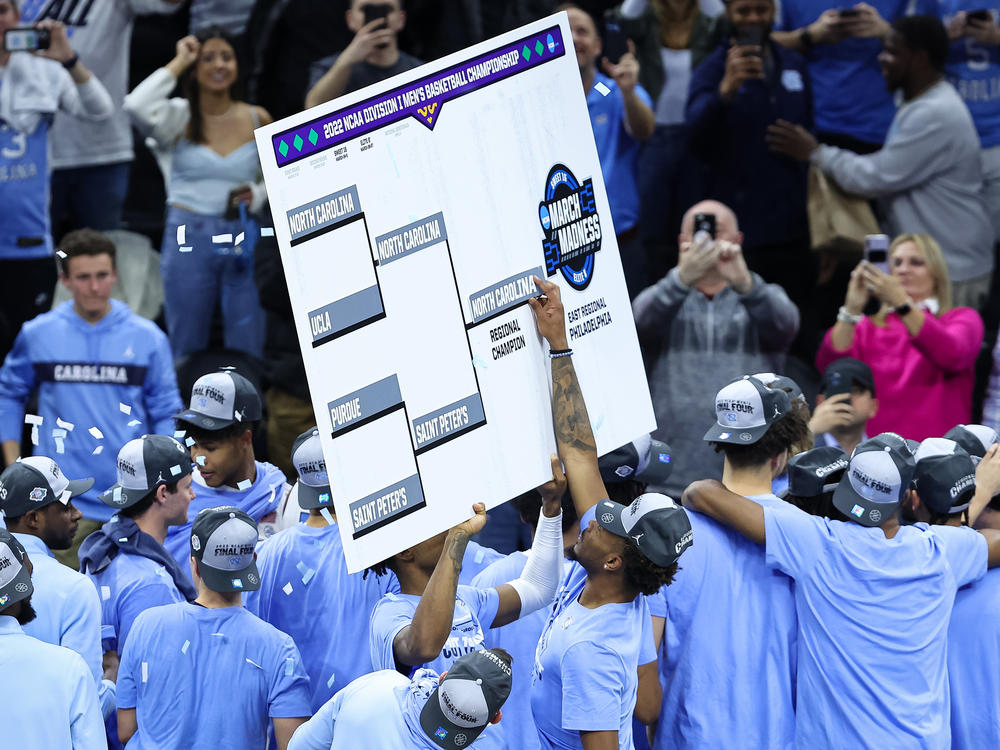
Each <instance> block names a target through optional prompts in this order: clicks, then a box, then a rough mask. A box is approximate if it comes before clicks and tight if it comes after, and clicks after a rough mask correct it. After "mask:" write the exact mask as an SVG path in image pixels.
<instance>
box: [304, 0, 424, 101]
mask: <svg viewBox="0 0 1000 750" xmlns="http://www.w3.org/2000/svg"><path fill="white" fill-rule="evenodd" d="M384 6H389V7H390V10H389V13H388V14H387V15H376V16H375V17H374V18H372V19H371V20H367V19H368V18H369V17H370V16H369V15H368V14H369V13H371V11H369V10H366V8H371V9H372V10H375V9H376V8H377V9H379V10H381V9H383V8H384ZM405 25H406V11H405V10H403V3H402V0H352V2H351V7H350V9H349V10H348V11H347V28H349V29H350V30H351V31H353V32H354V38H353V39H352V40H351V43H350V44H348V45H347V47H345V48H344V50H343V51H342V52H339V53H338V54H336V55H331V56H330V57H324V58H322V59H320V60H317V61H316V62H314V63H313V64H312V67H311V69H310V73H309V93H308V94H306V107H315V106H316V105H318V104H323V103H324V102H328V101H330V100H331V99H336V98H337V97H338V96H341V95H342V94H349V93H350V92H352V91H357V90H358V89H363V88H364V87H365V86H371V85H372V84H373V83H378V82H379V81H384V80H385V79H386V78H391V77H392V76H394V75H397V74H399V73H403V72H404V71H407V70H412V69H413V68H415V67H417V66H418V65H420V64H421V61H420V60H418V59H417V58H415V57H413V56H412V55H408V54H407V53H406V52H403V51H402V50H401V49H400V48H399V38H398V37H399V32H401V31H402V30H403V26H405Z"/></svg>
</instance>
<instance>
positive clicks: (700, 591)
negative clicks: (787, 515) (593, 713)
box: [654, 377, 808, 750]
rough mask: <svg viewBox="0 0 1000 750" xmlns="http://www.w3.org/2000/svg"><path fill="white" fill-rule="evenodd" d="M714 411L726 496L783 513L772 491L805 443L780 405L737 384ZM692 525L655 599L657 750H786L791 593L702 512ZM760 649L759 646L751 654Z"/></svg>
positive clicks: (791, 708)
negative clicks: (659, 606)
mask: <svg viewBox="0 0 1000 750" xmlns="http://www.w3.org/2000/svg"><path fill="white" fill-rule="evenodd" d="M715 411H716V421H715V423H714V424H713V425H712V426H711V428H710V429H709V430H708V432H707V433H706V434H705V440H706V441H710V442H711V443H713V444H714V446H715V448H716V450H718V451H720V452H722V453H723V455H724V456H725V465H724V468H723V474H722V481H723V482H724V484H725V486H726V487H728V488H729V489H731V490H732V491H733V492H736V493H739V494H740V495H741V496H745V497H746V498H749V499H748V500H747V502H749V503H751V504H752V505H754V507H757V508H760V507H765V508H770V507H782V506H785V505H786V503H784V502H783V501H781V500H780V499H779V498H777V497H776V496H775V495H773V494H772V492H771V481H772V479H773V478H774V476H776V475H777V474H780V473H781V471H782V470H783V468H784V464H785V462H786V458H787V455H788V452H789V450H790V449H791V447H792V446H793V445H795V444H797V443H800V442H802V440H803V439H804V438H805V437H806V436H807V434H808V428H807V426H806V423H805V420H804V419H803V418H802V415H801V413H800V412H799V411H797V410H794V409H792V406H791V402H790V400H789V398H788V394H787V393H785V392H784V391H782V390H771V389H770V388H766V387H765V386H764V385H763V383H761V382H760V381H759V380H757V379H756V378H752V377H745V378H742V379H739V380H735V381H733V382H732V383H730V384H729V385H727V386H725V387H724V388H723V389H722V390H720V391H719V393H718V395H717V396H716V398H715ZM688 516H689V518H690V519H691V527H692V530H693V532H694V538H695V544H694V546H693V547H692V548H691V550H689V551H688V552H687V554H686V555H685V556H684V562H683V565H682V569H681V571H680V572H679V573H678V574H677V580H676V581H674V584H673V585H672V586H671V587H670V588H669V589H667V590H666V591H665V592H664V593H663V596H664V598H665V599H666V613H665V614H666V618H667V624H666V628H667V633H668V634H669V642H668V644H667V648H666V653H665V655H664V656H663V658H662V660H661V664H660V670H661V672H660V679H661V681H662V682H663V684H664V689H663V705H662V707H661V709H660V721H659V724H658V725H657V728H656V742H655V744H654V747H656V748H658V749H660V748H664V749H665V748H701V747H727V746H729V747H736V746H739V747H743V748H760V750H764V748H774V747H790V746H791V745H792V740H793V738H794V728H795V716H794V714H795V705H796V702H795V658H796V657H795V654H796V648H797V645H796V638H795V631H796V620H795V604H794V592H793V587H792V582H791V580H790V579H788V578H785V577H784V576H780V575H779V576H776V575H774V574H773V573H771V572H770V571H769V570H768V567H767V561H766V559H765V556H764V551H763V550H761V549H760V548H759V547H757V546H756V545H753V544H749V543H747V542H746V541H745V540H744V539H743V538H742V537H740V536H739V535H738V534H735V533H733V532H732V531H730V530H729V529H726V528H725V527H723V526H721V525H719V524H717V523H715V522H714V521H712V520H711V519H709V518H706V517H705V516H703V515H701V514H699V513H689V514H688ZM737 621H738V622H739V623H740V627H739V628H738V630H735V631H734V629H733V628H732V623H733V622H737ZM761 643H766V644H767V647H766V648H759V647H757V646H755V645H752V644H761ZM733 706H740V710H739V711H733V709H732V707H733ZM720 716H725V717H731V718H730V719H729V720H727V721H720V718H719V717H720Z"/></svg>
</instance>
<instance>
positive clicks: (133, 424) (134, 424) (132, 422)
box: [128, 419, 142, 427]
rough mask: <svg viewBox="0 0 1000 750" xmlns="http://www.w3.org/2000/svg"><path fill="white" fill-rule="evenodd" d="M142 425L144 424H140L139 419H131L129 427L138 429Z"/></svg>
mask: <svg viewBox="0 0 1000 750" xmlns="http://www.w3.org/2000/svg"><path fill="white" fill-rule="evenodd" d="M141 424H142V422H140V421H139V420H138V419H130V420H129V421H128V426H129V427H136V426H138V425H141Z"/></svg>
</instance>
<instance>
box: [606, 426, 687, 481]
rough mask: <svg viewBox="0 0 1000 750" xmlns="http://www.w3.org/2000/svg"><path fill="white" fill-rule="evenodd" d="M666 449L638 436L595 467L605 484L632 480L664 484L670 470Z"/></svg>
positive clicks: (667, 450)
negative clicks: (599, 471)
mask: <svg viewBox="0 0 1000 750" xmlns="http://www.w3.org/2000/svg"><path fill="white" fill-rule="evenodd" d="M671 454H672V451H671V450H670V446H669V445H667V444H666V443H664V442H661V441H660V440H653V439H652V438H651V437H650V436H649V435H640V436H639V437H637V438H636V439H635V440H633V441H632V442H631V443H626V444H625V445H623V446H622V447H621V448H616V449H615V450H613V451H611V452H610V453H606V454H604V455H603V456H601V457H600V458H599V459H598V461H597V466H598V468H599V469H600V470H601V478H602V479H604V481H605V483H614V482H621V481H623V480H626V479H635V480H637V481H639V482H646V483H647V484H660V483H662V482H666V481H667V479H668V478H669V477H670V474H671V473H672V472H673V470H674V464H673V460H672V458H671Z"/></svg>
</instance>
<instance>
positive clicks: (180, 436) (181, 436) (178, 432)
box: [174, 430, 187, 440]
mask: <svg viewBox="0 0 1000 750" xmlns="http://www.w3.org/2000/svg"><path fill="white" fill-rule="evenodd" d="M185 435H187V433H186V432H185V431H184V430H176V431H175V432H174V438H176V439H177V440H183V439H184V436H185Z"/></svg>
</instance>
